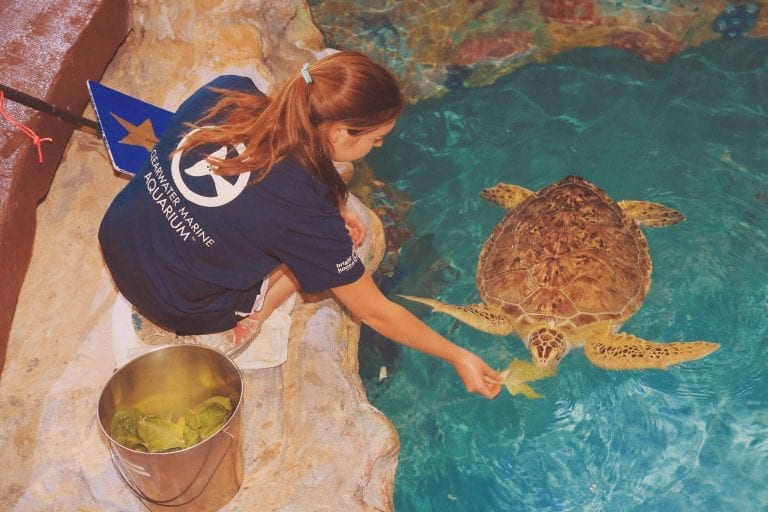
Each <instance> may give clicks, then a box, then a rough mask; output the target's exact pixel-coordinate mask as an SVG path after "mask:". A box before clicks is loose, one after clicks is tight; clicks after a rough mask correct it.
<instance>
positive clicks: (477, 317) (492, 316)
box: [400, 295, 515, 336]
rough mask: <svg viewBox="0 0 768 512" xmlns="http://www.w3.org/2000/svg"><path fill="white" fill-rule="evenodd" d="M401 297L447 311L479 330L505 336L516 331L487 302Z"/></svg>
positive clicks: (433, 309)
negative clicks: (457, 303) (456, 302)
mask: <svg viewBox="0 0 768 512" xmlns="http://www.w3.org/2000/svg"><path fill="white" fill-rule="evenodd" d="M400 297H402V298H404V299H408V300H412V301H414V302H421V303H422V304H426V305H427V306H429V307H431V308H432V311H437V312H439V313H445V314H446V315H450V316H452V317H453V318H455V319H457V320H460V321H462V322H464V323H465V324H467V325H469V326H471V327H474V328H475V329H477V330H478V331H483V332H487V333H488V334H496V335H499V336H504V335H507V334H511V333H512V332H514V331H515V326H514V325H512V324H511V323H510V322H509V321H508V320H507V317H506V316H505V315H503V314H502V313H500V312H499V311H497V310H495V309H493V308H489V307H488V306H486V305H485V304H470V305H469V306H453V305H451V304H446V303H445V302H440V301H439V300H434V299H422V298H421V297H413V296H411V295H400Z"/></svg>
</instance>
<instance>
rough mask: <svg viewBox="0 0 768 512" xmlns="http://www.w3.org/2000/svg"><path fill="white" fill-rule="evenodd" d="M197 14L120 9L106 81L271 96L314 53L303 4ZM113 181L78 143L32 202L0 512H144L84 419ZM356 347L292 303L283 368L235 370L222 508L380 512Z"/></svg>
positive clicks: (388, 470)
mask: <svg viewBox="0 0 768 512" xmlns="http://www.w3.org/2000/svg"><path fill="white" fill-rule="evenodd" d="M197 3H198V4H200V5H199V6H197V7H195V6H192V5H187V4H185V5H181V4H179V6H178V7H174V6H168V4H167V2H161V1H160V0H152V1H149V0H135V1H134V2H132V11H131V25H132V26H133V31H132V34H131V35H130V36H129V38H128V40H127V42H126V43H125V44H124V46H123V47H122V48H121V49H120V51H119V52H118V54H117V55H116V57H115V59H114V61H113V62H112V64H111V65H110V67H109V68H108V69H107V72H106V74H105V75H104V78H103V79H102V82H103V83H105V85H108V86H110V87H113V88H115V89H118V90H122V91H125V92H127V93H129V94H132V95H134V96H137V97H140V98H143V99H146V100H148V101H150V102H152V103H155V104H157V105H160V106H163V107H164V108H167V109H169V110H173V109H175V107H176V106H177V105H178V103H179V102H180V101H181V100H182V99H183V98H184V97H185V96H186V95H187V94H188V93H189V92H191V91H192V90H194V89H195V88H196V87H197V86H198V85H199V84H201V83H205V82H206V81H207V80H209V79H211V78H213V77H214V76H216V75H218V74H223V73H240V74H246V75H249V76H252V77H254V78H255V79H256V80H255V81H256V83H257V85H259V86H260V87H263V88H264V89H269V88H270V87H271V86H274V84H276V83H279V82H280V81H282V80H283V79H284V78H285V77H286V76H288V75H289V74H291V73H294V72H297V71H298V69H299V68H300V66H301V64H302V63H303V62H305V61H311V60H313V59H314V58H316V56H317V55H319V54H320V53H321V52H322V51H323V50H324V47H323V43H322V38H321V36H320V34H319V32H318V31H317V30H316V29H315V27H314V26H313V25H312V24H311V22H310V21H309V20H310V17H309V15H308V10H307V6H306V4H305V3H304V2H294V1H289V0H285V1H274V0H272V1H266V0H264V1H261V2H259V1H250V2H243V1H235V0H221V1H219V2H211V1H210V0H198V2H197ZM246 7H247V8H246ZM89 115H90V114H89ZM124 185H125V180H124V179H123V178H119V177H116V176H115V175H114V174H113V173H112V171H111V166H110V162H109V159H108V157H107V155H106V153H105V149H104V146H103V144H102V142H101V141H99V140H97V139H96V138H94V137H92V136H91V135H88V134H85V133H81V132H76V133H75V134H74V135H73V137H72V139H71V141H70V144H69V146H68V148H67V150H66V152H65V154H64V157H63V159H62V162H61V165H60V166H59V168H58V169H57V171H56V179H55V180H54V182H53V185H52V187H51V190H50V192H49V194H48V197H47V199H46V201H44V202H43V203H42V204H41V205H40V206H39V207H38V210H37V218H38V229H37V233H36V237H35V251H34V252H33V255H32V260H31V264H30V270H29V272H28V273H27V277H26V280H25V282H24V286H23V288H22V291H21V295H20V297H19V303H18V307H17V313H16V317H15V319H14V322H13V326H12V330H11V335H10V340H9V345H8V355H7V359H6V366H5V369H4V371H3V373H2V375H0V414H1V415H2V417H3V418H5V420H4V421H3V422H2V423H1V424H0V467H3V468H13V469H12V470H7V469H6V470H4V471H1V472H0V509H2V510H19V511H22V510H23V511H25V512H26V511H38V510H40V511H42V510H46V511H48V510H79V511H103V510H110V511H139V510H143V509H144V507H143V505H141V503H140V502H139V500H138V499H137V498H135V497H134V496H133V495H132V494H131V493H130V491H129V490H128V489H127V488H126V487H125V486H124V485H123V484H122V482H121V481H120V480H119V478H118V476H117V474H116V473H115V471H114V469H113V468H112V466H111V462H110V459H109V453H108V451H107V448H106V440H105V439H103V437H102V435H101V433H100V431H99V428H98V424H97V422H96V417H95V413H96V404H97V401H98V396H99V393H100V392H101V389H102V388H103V387H104V385H105V384H106V382H107V380H108V379H109V377H110V375H111V374H112V372H113V370H114V360H113V356H112V347H111V329H112V322H111V310H112V306H113V304H114V301H115V295H116V292H115V290H114V288H113V286H112V282H111V280H110V278H109V275H108V273H107V272H106V270H105V268H104V265H103V262H102V260H101V256H100V252H99V247H98V242H97V240H96V232H97V229H98V224H99V222H100V220H101V216H102V215H103V213H104V211H105V210H106V208H107V206H108V204H109V202H110V201H111V199H112V197H114V195H115V194H116V193H117V191H118V190H120V188H122V187H123V186H124ZM352 201H353V206H354V207H355V208H357V209H359V211H360V212H361V213H362V217H363V218H364V219H366V220H367V224H368V239H367V241H366V245H365V246H364V248H363V250H362V252H363V253H364V254H365V256H364V258H365V259H366V263H367V265H368V267H369V268H370V269H372V268H375V266H376V265H377V264H378V262H379V261H380V259H381V255H382V253H383V248H384V237H383V230H382V228H381V224H380V222H379V221H378V219H377V218H376V216H375V215H373V214H372V213H371V212H370V211H369V210H367V209H366V208H365V207H364V206H363V205H362V204H360V202H359V201H357V200H354V199H353V200H352ZM358 337H359V324H358V323H357V322H355V321H354V320H353V319H351V318H350V317H349V316H348V315H347V313H346V312H345V311H344V309H343V308H342V307H341V306H340V305H339V304H338V303H337V302H336V301H334V300H332V299H331V298H329V297H304V298H303V299H302V300H299V301H298V302H297V306H296V308H295V311H294V314H293V319H292V324H291V335H290V341H289V351H288V360H287V361H286V362H285V363H284V364H283V365H282V366H280V367H278V368H272V369H267V370H256V371H248V372H246V373H245V375H244V381H245V392H244V393H245V394H244V409H243V421H244V424H243V425H244V428H243V432H244V449H245V479H244V481H243V486H242V488H241V490H240V492H239V493H238V494H237V496H235V498H234V499H233V500H232V501H231V502H230V503H229V504H228V505H227V506H225V508H224V509H223V510H225V511H226V510H232V511H235V510H265V511H273V510H275V511H277V510H285V511H287V510H290V511H304V510H312V511H325V510H327V511H338V510H345V511H355V510H391V509H392V487H393V481H394V473H395V468H396V464H397V455H398V451H399V444H398V439H397V434H396V432H395V431H394V429H393V427H392V425H391V423H390V422H389V421H388V420H387V419H386V418H385V417H384V416H383V415H382V414H381V413H380V412H379V411H377V410H376V409H374V408H373V407H372V406H371V405H370V404H369V403H368V401H367V399H366V396H365V391H364V389H363V386H362V383H361V381H360V378H359V376H358V373H357V370H358V365H357V340H358ZM350 454H352V455H350Z"/></svg>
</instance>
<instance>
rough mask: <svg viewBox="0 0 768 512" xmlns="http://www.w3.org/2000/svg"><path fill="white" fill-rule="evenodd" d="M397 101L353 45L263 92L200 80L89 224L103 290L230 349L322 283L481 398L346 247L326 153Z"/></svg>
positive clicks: (475, 384) (385, 121) (241, 83)
mask: <svg viewBox="0 0 768 512" xmlns="http://www.w3.org/2000/svg"><path fill="white" fill-rule="evenodd" d="M403 106H404V100H403V97H402V95H401V92H400V89H399V86H398V84H397V81H396V79H395V78H394V77H393V75H392V74H391V73H390V72H389V71H388V70H387V69H386V68H384V67H383V66H381V65H379V64H377V63H375V62H373V61H372V60H370V59H369V58H367V57H365V56H363V55H361V54H359V53H355V52H340V53H336V54H333V55H330V56H328V57H325V58H323V59H321V60H319V61H317V62H315V63H314V64H312V65H311V66H308V65H305V66H304V68H302V70H301V72H300V73H297V74H296V76H295V77H293V78H291V79H289V80H288V81H287V82H286V83H285V84H284V85H283V87H282V88H281V89H280V90H279V91H278V92H277V93H276V94H275V95H274V97H272V98H268V97H266V96H264V95H262V94H261V93H260V92H259V91H258V90H257V89H256V87H255V86H254V85H253V83H252V82H251V81H250V80H249V79H246V78H242V77H235V76H223V77H219V78H217V79H216V80H214V81H212V82H211V83H209V84H208V85H207V86H205V87H203V88H201V89H200V90H198V91H197V92H196V93H195V94H193V95H192V96H191V97H190V98H189V99H187V100H186V101H185V102H184V103H183V104H182V105H181V106H180V107H179V109H178V111H177V112H176V113H175V114H174V116H173V118H172V120H171V123H170V125H169V126H168V128H167V130H166V131H165V132H164V134H163V136H162V138H161V140H160V142H159V143H158V144H157V146H156V147H155V149H153V151H152V152H151V155H150V158H149V161H148V162H147V164H146V165H145V167H144V168H143V170H142V172H140V173H138V174H137V175H136V176H135V177H134V178H133V179H132V180H131V182H130V183H129V184H128V186H127V187H126V188H125V189H124V190H123V191H121V192H120V193H119V194H118V196H117V197H116V198H115V200H114V201H113V203H112V205H111V206H110V207H109V209H108V211H107V213H106V215H105V217H104V220H103V221H102V224H101V227H100V230H99V240H100V242H101V246H102V251H103V253H104V258H105V261H106V263H107V266H108V267H109V269H110V272H111V273H112V276H113V279H114V281H115V284H116V286H117V287H118V289H119V290H120V292H121V293H122V294H123V295H124V296H125V297H126V298H127V299H128V301H130V302H131V303H132V304H133V306H134V307H135V308H136V309H137V310H138V311H139V312H140V313H141V314H142V315H143V316H144V317H145V318H147V319H149V320H150V321H151V322H152V323H153V324H157V325H159V326H162V328H163V329H167V330H169V331H173V332H175V333H176V334H178V335H182V336H184V335H187V336H192V337H194V336H199V335H206V334H209V333H221V332H223V333H225V338H226V346H225V347H223V348H224V349H225V351H227V352H229V353H232V352H234V351H237V350H240V349H242V348H243V347H245V346H247V345H248V343H250V342H251V341H252V340H253V339H254V338H255V337H256V335H257V334H258V332H259V330H260V327H261V324H262V322H263V321H264V320H266V318H268V317H269V315H270V314H271V313H272V312H273V311H274V310H275V309H276V308H277V307H279V306H280V305H281V304H282V303H283V302H284V301H285V300H286V299H287V298H288V297H290V296H291V295H292V294H293V293H294V292H296V291H297V290H303V291H305V292H309V293H319V292H323V291H326V290H330V291H331V292H332V293H333V294H334V295H335V296H336V298H337V299H338V300H339V301H340V302H341V303H343V304H344V305H345V306H346V307H347V308H349V310H350V311H351V312H352V314H353V315H354V316H355V317H357V318H359V319H360V320H361V321H362V322H364V323H366V324H367V325H368V326H369V327H371V328H373V329H374V330H376V331H377V332H379V333H380V334H382V335H384V336H386V337H388V338H390V339H392V340H394V341H396V342H398V343H401V344H403V345H406V346H409V347H412V348H414V349H416V350H420V351H422V352H425V353H427V354H430V355H433V356H435V357H438V358H440V359H443V360H444V361H446V362H448V363H450V364H451V365H453V367H454V368H455V369H456V371H457V373H458V374H459V376H460V377H461V379H462V380H463V382H464V384H465V386H466V387H467V389H468V390H469V391H472V392H477V393H480V394H482V395H483V396H486V397H488V398H493V397H494V396H496V395H497V394H498V392H499V389H500V386H499V385H498V384H492V383H489V382H488V381H491V380H500V378H499V375H498V374H497V373H496V372H495V371H494V370H492V369H491V368H490V367H489V366H488V365H487V364H485V362H483V361H482V360H481V359H480V358H479V357H478V356H476V355H475V354H473V353H471V352H469V351H467V350H465V349H463V348H461V347H459V346H457V345H455V344H453V343H451V342H450V341H448V340H447V339H445V338H443V337H442V336H440V335H439V334H437V333H436V332H434V331H433V330H431V329H430V328H429V327H427V326H426V325H425V324H423V323H422V322H421V321H420V320H419V319H417V318H416V317H415V316H414V315H412V314H411V313H410V312H408V311H407V310H406V309H405V308H403V307H402V306H400V305H398V304H395V303H393V302H391V301H390V300H388V299H387V298H386V297H385V296H384V295H383V294H382V293H381V291H380V290H379V289H378V287H377V286H376V284H375V283H374V282H373V279H372V278H371V276H370V274H369V273H367V272H365V268H364V266H363V263H362V262H361V261H360V260H359V258H358V257H357V254H356V252H355V249H354V247H355V246H356V245H359V244H360V243H361V241H362V240H363V237H364V236H365V231H364V227H363V224H362V223H361V221H360V219H358V218H357V216H356V215H354V213H352V212H350V211H347V210H346V209H345V207H344V205H345V203H346V198H347V188H346V185H345V183H344V181H343V180H342V179H341V177H340V176H339V173H338V172H337V170H336V168H335V166H334V161H337V162H342V161H353V160H358V159H360V158H363V157H364V156H365V155H367V154H368V153H369V152H370V151H371V149H372V148H374V147H379V146H381V145H382V142H383V139H384V137H385V136H386V135H387V134H388V133H389V132H390V131H391V130H392V129H393V127H394V125H395V121H396V120H397V117H398V116H399V115H400V113H401V112H402V109H403Z"/></svg>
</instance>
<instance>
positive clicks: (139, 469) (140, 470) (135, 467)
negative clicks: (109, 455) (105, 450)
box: [122, 459, 152, 476]
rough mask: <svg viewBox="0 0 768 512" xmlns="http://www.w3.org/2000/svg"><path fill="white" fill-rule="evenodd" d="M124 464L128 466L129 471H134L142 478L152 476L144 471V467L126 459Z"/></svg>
mask: <svg viewBox="0 0 768 512" xmlns="http://www.w3.org/2000/svg"><path fill="white" fill-rule="evenodd" d="M122 461H123V464H125V465H126V466H128V469H130V470H131V471H133V472H134V473H138V474H140V475H141V476H152V475H150V474H149V473H147V470H146V469H144V468H143V467H142V466H139V465H138V464H134V463H133V462H130V461H127V460H125V459H122Z"/></svg>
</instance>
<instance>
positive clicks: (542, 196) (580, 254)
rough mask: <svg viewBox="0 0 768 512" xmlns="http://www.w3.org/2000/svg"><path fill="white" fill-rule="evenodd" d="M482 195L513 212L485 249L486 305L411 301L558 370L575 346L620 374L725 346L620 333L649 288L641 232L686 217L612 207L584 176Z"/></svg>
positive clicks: (628, 204) (627, 205)
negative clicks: (512, 337) (501, 338)
mask: <svg viewBox="0 0 768 512" xmlns="http://www.w3.org/2000/svg"><path fill="white" fill-rule="evenodd" d="M481 196H482V197H484V198H485V199H488V200H490V201H491V202H493V203H496V204H497V205H499V206H501V207H503V208H505V209H506V210H507V214H506V216H505V217H504V219H503V220H502V221H501V222H499V224H498V225H497V226H496V227H495V228H494V230H493V232H492V233H491V236H490V237H489V238H488V240H487V241H486V242H485V245H484V246H483V249H482V251H481V252H480V257H479V260H478V268H477V288H478V291H479V292H480V297H481V298H482V300H483V303H481V304H473V305H468V306H452V305H450V304H446V303H443V302H440V301H437V300H433V299H425V298H419V297H412V296H403V297H405V298H407V299H409V300H414V301H417V302H421V303H424V304H427V305H428V306H431V307H432V308H433V311H439V312H442V313H446V314H448V315H451V316H453V317H455V318H457V319H458V320H461V321H463V322H465V323H467V324H469V325H471V326H472V327H474V328H476V329H479V330H481V331H485V332H488V333H491V334H496V335H508V334H511V333H514V334H516V335H517V336H519V337H520V338H521V339H522V340H523V342H524V343H525V345H526V346H527V347H528V350H529V351H530V353H531V357H532V362H533V364H534V365H536V366H537V367H539V368H549V369H552V370H554V369H555V368H556V367H557V364H558V363H559V362H560V360H561V359H562V357H563V356H564V355H565V354H567V353H568V352H569V351H570V350H571V349H572V348H574V347H583V348H584V352H585V354H586V356H587V358H589V360H590V361H592V363H593V364H595V365H597V366H599V367H602V368H606V369H612V370H621V369H638V368H666V367H667V366H668V365H671V364H676V363H681V362H684V361H690V360H693V359H698V358H700V357H704V356H706V355H707V354H709V353H711V352H713V351H715V350H716V349H717V348H718V346H719V345H718V344H717V343H710V342H704V341H695V342H676V343H654V342H650V341H646V340H642V339H640V338H637V337H635V336H632V335H631V334H626V333H619V332H617V330H618V329H619V327H620V326H621V324H622V323H623V322H624V321H625V320H626V319H627V318H629V317H630V316H631V315H632V314H633V313H634V312H635V311H637V309H638V308H639V307H640V305H641V304H642V302H643V299H644V298H645V295H646V293H647V292H648V288H649V287H650V284H651V259H650V257H649V254H648V242H647V241H646V239H645V236H644V235H643V234H642V232H641V231H640V226H642V227H661V226H669V225H672V224H675V223H677V222H680V221H682V220H684V217H683V215H682V214H680V213H679V212H677V211H676V210H673V209H671V208H668V207H666V206H664V205H661V204H657V203H651V202H646V201H619V202H618V203H617V202H615V201H613V200H612V199H611V198H609V197H608V195H607V194H606V193H605V192H603V191H602V190H600V189H599V188H598V187H596V186H595V185H593V184H592V183H589V182H588V181H586V180H585V179H583V178H581V177H578V176H568V177H567V178H565V179H563V180H561V181H559V182H557V183H553V184H551V185H549V186H547V187H545V188H543V189H541V190H540V191H538V192H532V191H530V190H528V189H525V188H523V187H519V186H516V185H509V184H504V183H500V184H498V185H497V186H495V187H492V188H489V189H485V190H483V192H482V193H481Z"/></svg>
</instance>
